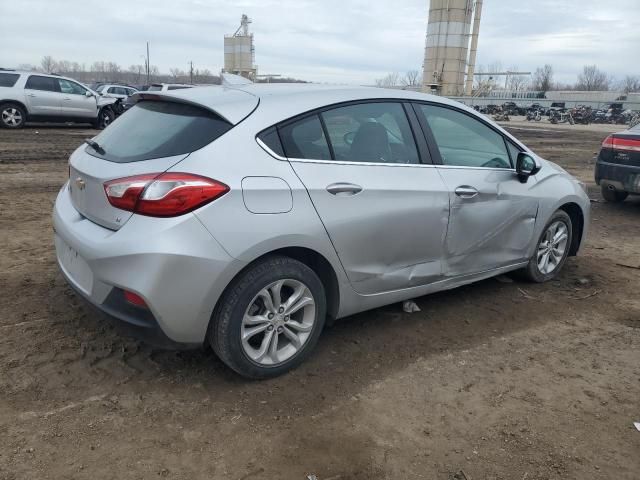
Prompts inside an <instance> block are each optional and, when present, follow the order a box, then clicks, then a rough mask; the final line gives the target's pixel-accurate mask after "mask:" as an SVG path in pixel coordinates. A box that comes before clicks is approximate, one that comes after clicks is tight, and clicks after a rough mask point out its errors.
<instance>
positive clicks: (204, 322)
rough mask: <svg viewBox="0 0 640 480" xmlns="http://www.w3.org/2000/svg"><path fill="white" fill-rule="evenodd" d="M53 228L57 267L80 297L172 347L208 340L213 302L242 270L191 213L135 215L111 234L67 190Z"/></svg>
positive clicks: (57, 206)
mask: <svg viewBox="0 0 640 480" xmlns="http://www.w3.org/2000/svg"><path fill="white" fill-rule="evenodd" d="M53 225H54V230H55V244H56V256H57V260H58V265H59V266H60V269H61V270H62V272H63V274H64V276H65V278H66V279H67V281H68V282H69V283H70V284H71V286H72V287H73V288H74V289H75V290H76V291H77V292H78V293H79V294H80V295H81V296H82V297H83V298H84V299H85V300H87V301H88V302H89V303H91V304H92V305H93V306H95V307H97V308H98V309H99V310H100V311H101V312H103V313H106V314H107V315H109V316H111V317H115V318H117V319H119V320H122V321H124V322H126V323H128V324H130V325H133V326H135V327H137V329H138V330H141V331H142V332H145V331H146V332H147V333H148V334H150V335H151V336H152V337H156V336H157V334H158V333H160V334H162V335H160V337H166V338H167V339H169V340H170V341H171V342H176V343H182V344H202V343H203V342H204V341H205V338H206V333H207V328H208V325H209V321H210V318H211V314H212V312H213V309H214V307H215V305H216V302H217V300H218V298H219V297H220V295H221V294H222V292H223V291H224V289H225V287H226V286H227V285H228V283H229V282H230V281H231V279H232V278H233V277H234V276H235V274H236V273H237V272H238V271H240V269H241V268H242V267H243V266H244V263H243V262H240V261H239V260H236V259H233V258H232V257H230V256H229V255H228V254H227V252H226V251H225V250H224V249H223V248H222V246H221V245H220V244H219V243H218V242H217V241H216V240H215V238H214V237H213V236H212V235H211V234H210V233H209V232H208V231H207V230H206V229H205V228H204V226H203V225H202V224H201V223H200V221H199V220H198V219H197V218H196V217H195V215H193V214H191V213H189V214H186V215H182V216H180V217H175V218H151V217H145V216H140V215H134V216H133V217H132V218H131V219H130V220H129V221H128V222H127V223H126V224H125V225H124V226H123V227H122V228H120V229H119V230H117V231H113V230H110V229H107V228H104V227H102V226H100V225H98V224H96V223H94V222H92V221H91V220H88V219H87V218H85V217H83V216H82V215H80V213H78V211H77V210H76V209H75V208H74V207H73V205H72V204H71V198H70V195H69V191H68V188H67V185H65V186H64V187H63V188H62V189H61V190H60V193H59V194H58V197H57V199H56V203H55V207H54V212H53ZM123 290H128V291H130V292H133V293H135V294H137V295H139V296H140V297H142V298H143V299H144V301H145V302H146V304H147V306H148V309H144V308H141V307H135V306H133V305H132V304H129V303H128V302H126V300H124V296H123V293H122V291H123ZM152 343H157V342H152Z"/></svg>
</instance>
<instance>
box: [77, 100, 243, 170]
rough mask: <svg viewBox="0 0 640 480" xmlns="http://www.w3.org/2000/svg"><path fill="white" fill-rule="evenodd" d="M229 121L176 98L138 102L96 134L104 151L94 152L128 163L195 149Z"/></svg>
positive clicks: (226, 127) (221, 131) (219, 132)
mask: <svg viewBox="0 0 640 480" xmlns="http://www.w3.org/2000/svg"><path fill="white" fill-rule="evenodd" d="M231 127H232V125H231V124H230V123H228V122H226V121H225V120H223V119H222V118H220V117H219V116H218V115H216V114H215V113H213V112H211V111H208V110H205V109H202V108H198V107H195V106H192V105H186V104H183V103H176V102H156V101H143V102H138V103H137V104H135V105H134V106H133V107H131V109H130V110H128V111H127V112H126V113H125V114H124V115H122V116H121V117H120V118H118V121H117V122H114V123H113V124H111V125H110V126H109V128H107V129H105V130H103V131H102V132H101V133H100V134H99V135H98V136H97V137H96V138H95V141H96V142H97V143H98V145H99V146H100V148H101V149H102V150H103V151H104V153H100V152H97V151H96V150H94V149H93V148H92V147H89V146H88V147H87V152H88V153H90V154H91V155H93V156H96V157H99V158H104V159H105V160H109V161H112V162H118V163H127V162H137V161H141V160H150V159H152V158H162V157H172V156H174V155H183V154H187V153H191V152H194V151H196V150H198V149H200V148H202V147H204V146H205V145H208V144H209V143H211V142H213V141H214V140H215V139H217V138H218V137H220V136H221V135H223V134H224V133H225V132H227V131H228V130H229V129H231Z"/></svg>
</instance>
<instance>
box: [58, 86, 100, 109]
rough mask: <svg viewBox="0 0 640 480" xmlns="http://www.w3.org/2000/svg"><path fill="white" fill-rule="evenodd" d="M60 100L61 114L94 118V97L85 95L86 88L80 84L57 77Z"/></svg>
mask: <svg viewBox="0 0 640 480" xmlns="http://www.w3.org/2000/svg"><path fill="white" fill-rule="evenodd" d="M58 83H59V84H60V92H62V101H61V102H60V109H61V114H62V115H64V116H65V117H72V118H96V116H97V110H98V109H97V107H96V105H97V104H96V99H95V97H94V96H93V95H90V96H87V92H89V90H87V89H86V88H84V87H83V86H82V85H80V84H79V83H76V82H72V81H71V80H65V79H63V78H59V79H58Z"/></svg>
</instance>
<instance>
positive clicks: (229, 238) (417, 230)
mask: <svg viewBox="0 0 640 480" xmlns="http://www.w3.org/2000/svg"><path fill="white" fill-rule="evenodd" d="M133 98H134V99H135V100H137V103H136V104H135V106H134V107H133V108H131V109H130V110H129V111H128V112H126V113H125V114H124V115H122V116H121V117H120V118H119V119H118V120H117V121H116V122H114V123H113V124H112V125H111V126H109V128H107V129H106V130H104V131H103V132H101V133H100V134H99V135H98V136H96V137H94V138H92V139H87V141H86V145H82V146H80V147H79V148H78V149H77V150H76V151H75V152H74V153H73V154H72V155H71V158H70V160H69V172H70V177H69V181H68V182H67V183H66V184H65V185H64V186H63V188H62V189H61V190H60V193H59V194H58V198H57V201H56V204H55V208H54V226H55V232H56V233H55V244H56V251H57V258H58V262H59V265H60V268H61V270H62V272H63V274H64V276H65V277H66V279H67V280H68V282H69V284H70V285H71V286H72V287H73V288H74V289H75V290H76V291H77V292H78V293H79V295H80V296H82V297H84V298H85V299H86V300H88V301H89V302H90V303H91V304H93V305H94V306H95V307H97V308H98V309H99V310H101V311H102V312H104V313H106V314H108V315H110V316H111V317H116V318H117V319H120V320H123V321H125V322H127V323H129V324H131V325H134V326H135V327H136V328H137V329H138V330H139V331H141V332H143V333H146V335H147V336H148V337H150V338H152V340H153V341H160V342H162V343H170V344H171V345H175V344H182V346H184V345H188V346H189V345H190V346H202V345H205V344H210V345H211V346H212V347H213V349H214V351H215V352H216V353H217V355H218V356H219V357H220V358H221V359H222V360H223V361H224V362H225V363H226V364H227V365H228V366H229V367H231V368H232V369H234V370H235V371H237V372H238V373H240V374H241V375H244V376H246V377H251V378H265V377H271V376H275V375H279V374H281V373H283V372H285V371H287V370H289V369H290V368H292V367H294V366H296V365H298V364H299V363H300V362H302V361H303V360H304V359H305V358H306V357H307V356H308V355H309V354H310V352H311V351H312V350H313V347H314V346H315V344H316V343H317V341H318V337H319V336H320V334H321V332H322V330H323V327H324V325H325V324H326V323H327V322H333V321H334V320H336V319H338V318H341V317H344V316H347V315H352V314H354V313H357V312H361V311H364V310H368V309H372V308H376V307H379V306H382V305H386V304H390V303H394V302H401V301H404V300H407V299H411V298H415V297H419V296H421V295H425V294H428V293H431V292H436V291H439V290H444V289H450V288H454V287H457V286H460V285H465V284H468V283H471V282H475V281H477V280H481V279H485V278H488V277H491V276H494V275H499V274H503V273H506V272H511V271H516V270H519V271H521V272H522V273H523V274H524V276H526V277H528V278H529V279H530V280H531V281H534V282H545V281H548V280H550V279H552V278H554V277H555V276H557V275H558V273H559V272H560V270H561V268H562V266H563V264H564V263H565V261H566V259H567V257H568V256H571V255H576V254H577V253H578V250H579V249H580V246H581V245H582V244H583V243H584V239H585V236H586V234H587V227H588V225H589V208H590V207H589V199H588V197H587V195H586V194H585V191H584V185H582V184H581V183H580V182H578V181H577V180H576V179H575V178H573V177H572V176H571V175H569V174H568V173H566V172H565V171H564V170H562V169H561V168H560V167H558V166H556V165H554V164H553V163H551V162H548V161H545V160H543V159H542V158H540V157H538V156H537V155H536V154H535V153H533V152H532V151H531V150H529V149H528V148H527V147H526V146H525V145H523V144H522V143H520V142H519V141H518V140H517V139H516V138H514V137H513V136H512V135H511V134H509V133H508V132H506V131H504V130H503V129H502V128H500V127H499V126H497V125H496V124H495V123H493V122H491V121H490V120H488V119H487V118H485V117H484V116H482V115H480V114H478V113H477V112H475V111H473V110H471V109H469V108H467V107H465V106H464V105H461V104H459V103H456V102H453V101H450V100H447V99H445V98H442V97H434V96H430V95H423V94H419V93H412V92H406V91H398V90H384V89H375V88H360V87H357V88H355V87H328V86H317V85H246V86H238V87H234V88H224V87H201V88H200V87H199V88H192V89H188V90H176V91H172V92H166V93H165V92H140V93H137V94H136V95H135V96H134V97H133Z"/></svg>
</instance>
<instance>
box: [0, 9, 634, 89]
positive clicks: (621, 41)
mask: <svg viewBox="0 0 640 480" xmlns="http://www.w3.org/2000/svg"><path fill="white" fill-rule="evenodd" d="M428 6H429V1H428V0H393V1H380V0H235V1H221V0H171V1H164V0H101V1H95V0H0V23H1V25H2V27H1V28H0V67H16V66H18V65H20V64H35V65H39V64H40V60H41V58H42V57H43V56H45V55H51V56H52V57H54V59H57V60H59V59H65V60H69V61H76V62H79V63H81V64H82V63H85V64H86V65H87V66H89V65H90V64H91V63H92V62H94V61H113V62H116V63H118V64H120V65H121V66H123V67H124V68H127V67H128V66H129V65H133V64H142V63H144V60H143V54H144V51H145V42H146V41H147V40H148V41H149V42H150V44H151V47H150V49H151V64H152V65H157V66H158V67H159V69H160V71H161V72H166V73H168V72H169V69H170V68H174V67H176V68H180V69H183V70H187V69H188V62H189V61H193V62H194V68H199V69H204V68H207V69H209V70H211V71H212V72H214V73H217V72H219V71H220V69H221V67H222V64H223V36H224V34H230V33H233V32H234V31H235V30H236V28H237V27H238V26H239V23H240V16H241V15H242V14H243V13H246V14H247V15H248V16H249V17H250V18H251V19H252V20H253V23H252V24H251V26H250V29H251V31H252V32H253V33H254V38H255V48H256V63H257V65H258V69H259V72H258V73H261V74H281V75H283V76H291V77H295V78H300V79H303V80H308V81H317V82H328V83H347V84H372V83H373V82H374V80H375V79H376V78H381V77H383V76H385V75H386V74H387V73H389V72H399V73H401V74H402V73H404V72H406V71H408V70H420V71H421V70H422V62H423V56H424V43H425V34H426V25H427V14H428ZM639 20H640V0H615V1H605V0H527V1H521V0H485V1H484V7H483V14H482V22H481V25H480V38H479V43H478V64H484V65H490V64H494V63H496V62H500V63H501V64H502V66H503V67H504V68H508V67H513V66H517V67H518V68H519V69H520V70H521V71H533V70H535V68H536V67H538V66H541V65H543V64H545V63H550V64H551V65H553V67H554V70H555V72H556V75H555V80H556V81H561V82H566V83H573V82H575V80H576V77H577V74H578V73H579V71H580V70H581V69H582V67H583V66H584V65H587V64H596V65H598V66H599V68H600V69H602V70H604V71H605V72H607V73H608V74H610V75H612V76H614V77H617V78H622V77H624V76H625V75H640V29H638V28H637V25H638V21H639Z"/></svg>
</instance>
